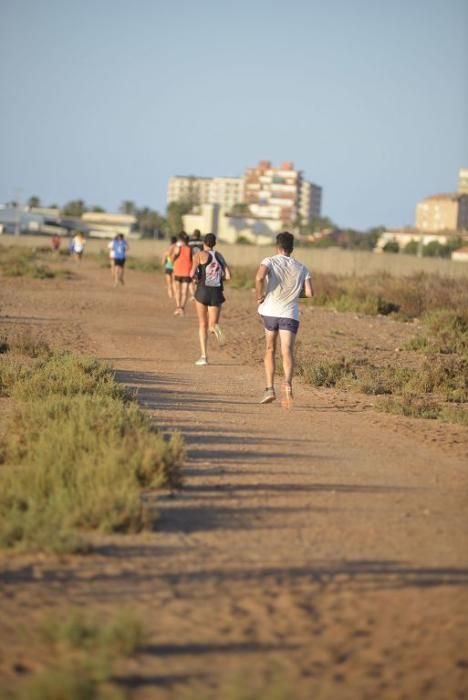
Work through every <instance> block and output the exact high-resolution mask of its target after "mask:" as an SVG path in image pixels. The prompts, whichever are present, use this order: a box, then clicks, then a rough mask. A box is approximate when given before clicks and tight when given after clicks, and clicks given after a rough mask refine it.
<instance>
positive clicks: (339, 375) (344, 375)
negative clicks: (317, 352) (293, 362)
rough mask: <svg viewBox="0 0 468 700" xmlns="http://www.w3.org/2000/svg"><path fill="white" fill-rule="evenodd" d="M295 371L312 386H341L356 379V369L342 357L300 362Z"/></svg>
mask: <svg viewBox="0 0 468 700" xmlns="http://www.w3.org/2000/svg"><path fill="white" fill-rule="evenodd" d="M297 371H298V374H299V376H301V377H304V379H305V381H306V382H307V383H308V384H312V386H324V387H333V386H343V384H344V383H346V382H348V383H349V381H350V380H351V381H353V380H355V379H356V369H355V368H354V367H353V365H352V363H351V362H350V361H348V360H346V359H345V358H344V357H343V358H341V359H340V360H338V361H330V360H322V361H319V362H300V363H298V366H297Z"/></svg>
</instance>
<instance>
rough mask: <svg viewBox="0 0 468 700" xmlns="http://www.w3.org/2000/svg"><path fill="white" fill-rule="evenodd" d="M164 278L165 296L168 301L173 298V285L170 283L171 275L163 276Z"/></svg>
mask: <svg viewBox="0 0 468 700" xmlns="http://www.w3.org/2000/svg"><path fill="white" fill-rule="evenodd" d="M164 276H165V278H166V287H167V296H168V297H169V299H172V297H173V296H174V283H173V281H172V275H168V274H165V275H164Z"/></svg>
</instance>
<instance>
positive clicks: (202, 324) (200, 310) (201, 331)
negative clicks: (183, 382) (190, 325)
mask: <svg viewBox="0 0 468 700" xmlns="http://www.w3.org/2000/svg"><path fill="white" fill-rule="evenodd" d="M195 304H196V308H197V316H198V336H199V338H200V350H201V356H202V357H207V346H208V307H207V306H205V305H204V304H200V302H199V301H196V300H195Z"/></svg>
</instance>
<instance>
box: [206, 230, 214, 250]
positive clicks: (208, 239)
mask: <svg viewBox="0 0 468 700" xmlns="http://www.w3.org/2000/svg"><path fill="white" fill-rule="evenodd" d="M203 243H204V244H205V245H207V246H208V248H214V247H215V245H216V236H215V235H214V233H207V234H206V236H205V238H204V239H203Z"/></svg>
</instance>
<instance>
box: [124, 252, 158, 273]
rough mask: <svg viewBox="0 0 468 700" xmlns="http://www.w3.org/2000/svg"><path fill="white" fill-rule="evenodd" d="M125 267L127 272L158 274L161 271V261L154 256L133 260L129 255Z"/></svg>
mask: <svg viewBox="0 0 468 700" xmlns="http://www.w3.org/2000/svg"><path fill="white" fill-rule="evenodd" d="M125 265H126V267H127V268H128V269H129V270H140V271H141V272H158V271H159V270H161V269H162V264H161V260H160V259H159V258H157V257H155V256H153V257H148V258H135V257H133V256H131V255H130V256H129V257H128V258H127V261H126V263H125Z"/></svg>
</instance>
